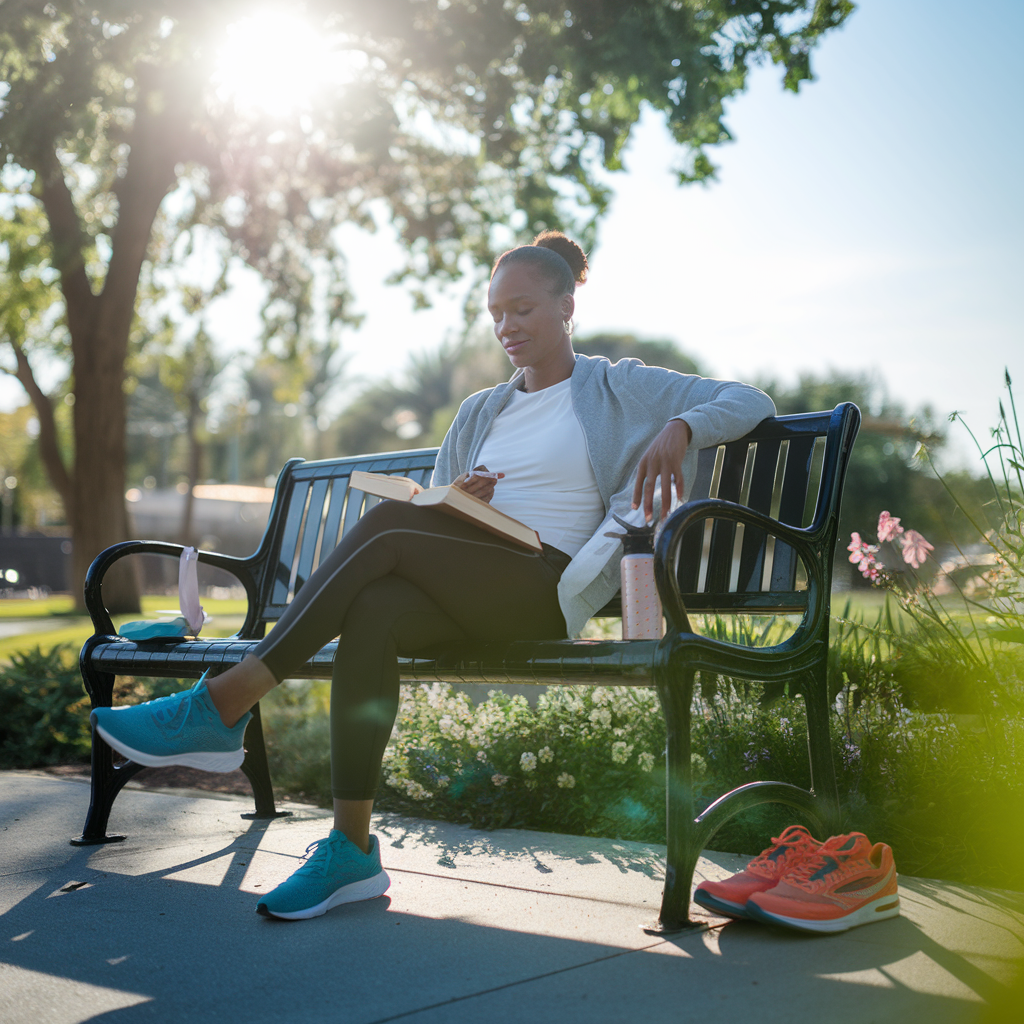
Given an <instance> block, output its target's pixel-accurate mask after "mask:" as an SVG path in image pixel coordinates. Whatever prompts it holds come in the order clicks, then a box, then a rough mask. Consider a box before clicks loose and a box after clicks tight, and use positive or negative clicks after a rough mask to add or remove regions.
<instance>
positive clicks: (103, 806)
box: [71, 637, 143, 846]
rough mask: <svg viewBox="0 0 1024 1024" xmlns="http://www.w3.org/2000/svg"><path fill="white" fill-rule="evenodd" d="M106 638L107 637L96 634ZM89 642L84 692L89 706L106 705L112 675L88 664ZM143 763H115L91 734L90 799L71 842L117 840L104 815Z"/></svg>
mask: <svg viewBox="0 0 1024 1024" xmlns="http://www.w3.org/2000/svg"><path fill="white" fill-rule="evenodd" d="M95 639H98V640H105V639H107V638H106V637H98V638H95ZM91 646H92V644H90V643H87V644H86V645H85V647H84V648H83V650H82V657H81V661H80V665H81V669H82V681H83V682H84V683H85V689H86V692H87V693H88V694H89V697H90V698H91V699H92V706H93V707H94V708H96V707H106V708H109V707H110V705H111V703H112V701H113V696H114V678H115V677H114V676H113V675H112V674H111V673H109V672H97V671H96V670H95V669H93V668H92V667H91V666H90V665H89V658H88V655H89V650H90V648H91ZM142 768H143V765H141V764H135V763H134V762H133V761H125V762H122V763H120V764H115V763H114V751H113V750H111V749H110V747H109V746H107V744H106V743H105V742H104V741H103V739H102V737H100V736H98V735H97V734H96V733H95V731H94V732H93V734H92V779H91V783H90V786H91V793H90V799H89V811H88V813H87V814H86V816H85V829H84V830H83V831H82V834H81V836H79V837H78V838H77V839H72V840H71V845H72V846H94V845H96V844H99V843H120V842H122V841H123V840H124V839H125V836H123V835H107V819H108V818H109V817H110V810H111V808H112V807H113V806H114V800H115V798H116V797H117V794H118V793H120V792H121V788H122V786H124V784H125V783H126V782H127V781H128V780H129V779H130V778H131V777H132V776H133V775H136V774H137V773H138V772H139V771H141V770H142Z"/></svg>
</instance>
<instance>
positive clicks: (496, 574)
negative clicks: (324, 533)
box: [255, 501, 569, 800]
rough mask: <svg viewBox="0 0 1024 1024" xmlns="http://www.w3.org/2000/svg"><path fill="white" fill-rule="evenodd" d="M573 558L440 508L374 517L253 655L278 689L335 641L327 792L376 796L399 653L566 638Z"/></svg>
mask: <svg viewBox="0 0 1024 1024" xmlns="http://www.w3.org/2000/svg"><path fill="white" fill-rule="evenodd" d="M568 563H569V556H568V555H566V554H565V553H564V552H562V551H558V550H557V549H556V548H552V547H549V546H547V545H545V547H544V553H543V554H537V553H536V552H532V551H529V550H527V549H526V548H523V547H520V546H518V545H515V544H511V543H507V542H505V541H503V540H502V539H501V538H499V537H496V536H494V535H492V534H490V533H488V532H486V531H484V530H482V529H481V528H480V527H478V526H474V525H473V524H470V523H465V522H463V521H462V520H460V519H456V518H454V517H453V516H449V515H447V514H446V513H444V512H438V511H437V510H436V509H430V508H420V507H419V506H417V505H410V504H408V503H407V502H401V501H384V502H381V503H380V504H379V505H376V506H374V507H373V508H372V509H370V510H369V511H368V512H367V513H366V514H365V515H364V516H363V517H362V518H361V519H360V520H359V522H358V523H356V525H355V526H354V527H352V529H351V530H349V531H348V533H347V534H346V535H345V536H344V538H343V539H342V541H341V543H340V544H339V545H338V546H337V547H336V548H335V549H334V551H332V552H331V554H330V555H328V557H327V558H326V559H324V561H323V563H322V564H321V565H320V567H319V568H318V569H317V570H316V572H314V573H313V574H312V575H311V576H310V577H309V579H308V580H306V582H305V584H304V585H303V587H302V588H301V589H300V590H299V592H298V594H296V596H295V599H294V600H293V601H292V603H291V604H290V605H289V606H288V609H287V611H285V613H284V615H282V616H281V618H280V620H279V621H278V623H277V625H276V626H275V627H274V628H273V629H272V630H271V632H270V633H269V635H268V636H267V637H266V638H265V639H264V640H262V641H261V642H260V644H259V646H257V648H256V652H255V653H256V655H257V657H259V658H260V659H261V660H262V661H263V663H264V664H265V665H266V666H267V668H268V669H270V671H271V673H272V674H273V675H274V678H275V679H277V680H278V681H280V680H282V679H284V678H285V677H287V675H288V674H289V672H293V671H295V670H296V669H298V668H299V667H300V666H301V665H302V664H304V663H305V662H306V661H307V660H308V659H309V658H310V657H312V656H313V655H314V654H315V653H316V652H317V651H318V650H320V648H321V647H323V645H324V644H326V643H327V642H328V641H329V640H331V639H333V638H334V637H336V636H337V637H338V653H337V655H336V656H335V659H334V673H333V681H332V685H331V789H332V791H333V793H334V796H335V798H336V799H339V800H369V799H372V798H373V797H374V795H375V794H376V791H377V784H378V780H379V777H380V764H381V759H382V758H383V756H384V748H385V747H386V746H387V742H388V738H389V737H390V735H391V728H392V725H393V724H394V721H395V715H396V714H397V711H398V687H399V676H398V657H399V656H400V655H401V656H408V655H410V654H413V653H415V652H417V651H420V650H422V649H423V648H426V647H429V646H431V645H432V644H436V643H440V642H443V641H446V640H463V639H480V640H514V639H523V640H544V639H556V638H561V637H564V636H565V620H564V619H563V617H562V612H561V609H560V608H559V605H558V598H557V592H556V591H557V584H558V579H559V577H560V576H561V574H562V571H563V570H564V569H565V567H566V565H568Z"/></svg>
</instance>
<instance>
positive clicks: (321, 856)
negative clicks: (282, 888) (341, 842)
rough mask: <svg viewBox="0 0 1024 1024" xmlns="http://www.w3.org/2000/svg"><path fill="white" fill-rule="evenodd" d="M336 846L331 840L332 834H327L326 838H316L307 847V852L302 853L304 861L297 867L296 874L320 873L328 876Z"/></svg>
mask: <svg viewBox="0 0 1024 1024" xmlns="http://www.w3.org/2000/svg"><path fill="white" fill-rule="evenodd" d="M336 846H337V844H335V843H332V842H331V837H330V836H327V838H326V839H317V840H314V841H313V842H312V843H310V844H309V846H307V847H306V852H305V853H304V854H303V855H302V863H301V864H300V865H299V867H298V868H297V869H296V871H295V874H297V875H299V874H302V875H309V874H318V875H320V876H321V877H323V878H326V877H327V873H328V872H329V871H330V870H331V865H332V864H333V862H334V857H335V855H336V853H337V848H336Z"/></svg>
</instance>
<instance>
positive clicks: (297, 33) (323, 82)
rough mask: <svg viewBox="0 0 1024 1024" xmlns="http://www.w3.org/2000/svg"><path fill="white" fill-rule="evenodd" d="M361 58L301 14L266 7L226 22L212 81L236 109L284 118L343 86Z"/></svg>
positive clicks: (349, 78) (219, 93)
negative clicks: (323, 94)
mask: <svg viewBox="0 0 1024 1024" xmlns="http://www.w3.org/2000/svg"><path fill="white" fill-rule="evenodd" d="M364 59H365V57H364V55H363V54H361V53H359V52H357V51H353V50H351V49H350V48H348V47H345V46H343V45H341V41H340V40H339V39H338V37H337V36H331V35H328V34H324V33H321V32H318V31H317V30H316V29H315V28H314V27H313V26H312V25H310V24H309V22H307V21H305V20H304V19H303V18H300V17H298V16H296V15H292V14H288V13H286V12H284V11H280V10H266V11H263V12H260V13H257V14H253V15H251V16H249V17H246V18H243V19H241V20H240V21H237V22H235V23H234V24H233V25H231V26H229V27H228V31H227V39H226V40H225V42H224V45H223V46H221V48H220V49H219V50H218V52H217V63H216V72H215V74H214V85H215V88H216V90H217V95H218V97H219V98H220V99H221V100H223V101H224V102H230V103H233V104H234V106H235V108H236V109H250V110H259V111H263V112H265V113H267V114H270V115H271V116H274V117H284V116H287V115H288V114H291V113H294V112H296V111H298V110H303V109H306V108H308V107H309V106H310V105H311V104H312V102H313V101H314V99H315V98H316V97H317V95H318V94H320V93H324V92H326V91H329V90H332V89H337V88H343V87H344V86H345V85H346V84H347V83H348V82H351V81H352V79H353V78H354V77H355V75H356V73H357V72H358V70H359V68H360V67H361V64H362V62H363V60H364Z"/></svg>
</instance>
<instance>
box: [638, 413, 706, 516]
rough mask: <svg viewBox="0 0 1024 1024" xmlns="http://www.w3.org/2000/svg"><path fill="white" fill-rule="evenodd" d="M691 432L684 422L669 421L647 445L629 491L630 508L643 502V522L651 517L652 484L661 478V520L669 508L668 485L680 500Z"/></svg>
mask: <svg viewBox="0 0 1024 1024" xmlns="http://www.w3.org/2000/svg"><path fill="white" fill-rule="evenodd" d="M692 437H693V431H692V430H690V425H689V424H688V423H687V422H686V421H685V420H669V422H668V423H667V424H666V426H665V429H664V430H662V432H661V433H660V434H659V435H658V436H657V437H656V438H655V439H654V440H653V441H652V442H651V443H650V446H649V447H648V449H647V451H645V452H644V454H643V456H642V457H641V459H640V465H639V466H638V467H637V471H636V486H635V487H634V488H633V508H639V507H640V503H641V501H642V502H643V509H644V519H650V518H651V516H652V515H654V481H655V479H656V478H657V477H659V476H660V477H661V518H662V519H664V518H665V516H667V515H668V510H669V508H670V507H671V505H672V485H673V483H674V484H675V491H676V495H677V497H678V498H679V500H680V501H682V500H683V457H684V456H685V455H686V449H687V448H689V446H690V439H691V438H692Z"/></svg>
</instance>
